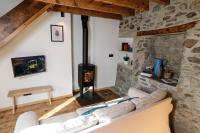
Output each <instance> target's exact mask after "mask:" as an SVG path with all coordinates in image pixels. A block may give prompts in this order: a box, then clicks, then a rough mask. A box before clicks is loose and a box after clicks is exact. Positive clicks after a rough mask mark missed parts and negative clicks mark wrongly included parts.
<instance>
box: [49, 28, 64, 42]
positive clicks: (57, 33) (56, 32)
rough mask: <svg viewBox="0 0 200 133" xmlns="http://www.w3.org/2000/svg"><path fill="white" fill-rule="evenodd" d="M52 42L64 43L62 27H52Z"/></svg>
mask: <svg viewBox="0 0 200 133" xmlns="http://www.w3.org/2000/svg"><path fill="white" fill-rule="evenodd" d="M50 29H51V42H64V31H63V26H62V25H50Z"/></svg>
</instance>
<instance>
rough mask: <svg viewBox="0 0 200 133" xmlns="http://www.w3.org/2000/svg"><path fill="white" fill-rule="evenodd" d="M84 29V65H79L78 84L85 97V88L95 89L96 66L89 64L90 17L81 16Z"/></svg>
mask: <svg viewBox="0 0 200 133" xmlns="http://www.w3.org/2000/svg"><path fill="white" fill-rule="evenodd" d="M81 20H82V27H83V63H82V64H79V65H78V83H79V87H80V94H81V97H83V89H84V88H85V87H91V86H92V87H93V95H94V83H95V65H93V64H89V63H88V25H87V22H88V16H81Z"/></svg>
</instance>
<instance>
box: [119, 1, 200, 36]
mask: <svg viewBox="0 0 200 133" xmlns="http://www.w3.org/2000/svg"><path fill="white" fill-rule="evenodd" d="M199 19H200V0H171V2H170V5H168V6H164V5H159V4H156V3H153V2H150V10H149V11H147V12H143V13H137V14H136V15H135V16H130V17H124V18H123V20H122V21H121V22H120V26H119V29H120V36H132V35H135V33H136V32H137V31H146V30H154V29H160V28H165V27H170V26H175V25H181V24H185V23H188V22H192V21H195V20H199Z"/></svg>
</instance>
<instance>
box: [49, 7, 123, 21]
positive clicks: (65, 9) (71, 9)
mask: <svg viewBox="0 0 200 133" xmlns="http://www.w3.org/2000/svg"><path fill="white" fill-rule="evenodd" d="M51 10H52V11H59V12H65V13H73V14H80V15H87V16H94V17H103V18H110V19H118V20H120V19H122V16H121V15H119V14H111V13H102V12H97V11H91V10H86V9H80V8H76V7H66V6H58V5H56V6H54V7H53V8H52V9H51Z"/></svg>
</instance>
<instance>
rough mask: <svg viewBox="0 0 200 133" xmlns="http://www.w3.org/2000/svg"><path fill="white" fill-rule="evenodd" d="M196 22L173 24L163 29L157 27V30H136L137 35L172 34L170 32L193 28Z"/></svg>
mask: <svg viewBox="0 0 200 133" xmlns="http://www.w3.org/2000/svg"><path fill="white" fill-rule="evenodd" d="M196 24H197V22H196V21H195V22H191V23H187V24H183V25H179V26H173V27H169V28H164V29H158V30H150V31H140V32H137V36H147V35H159V34H172V33H178V32H186V31H187V30H189V29H191V28H193V27H194V26H195V25H196Z"/></svg>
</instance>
